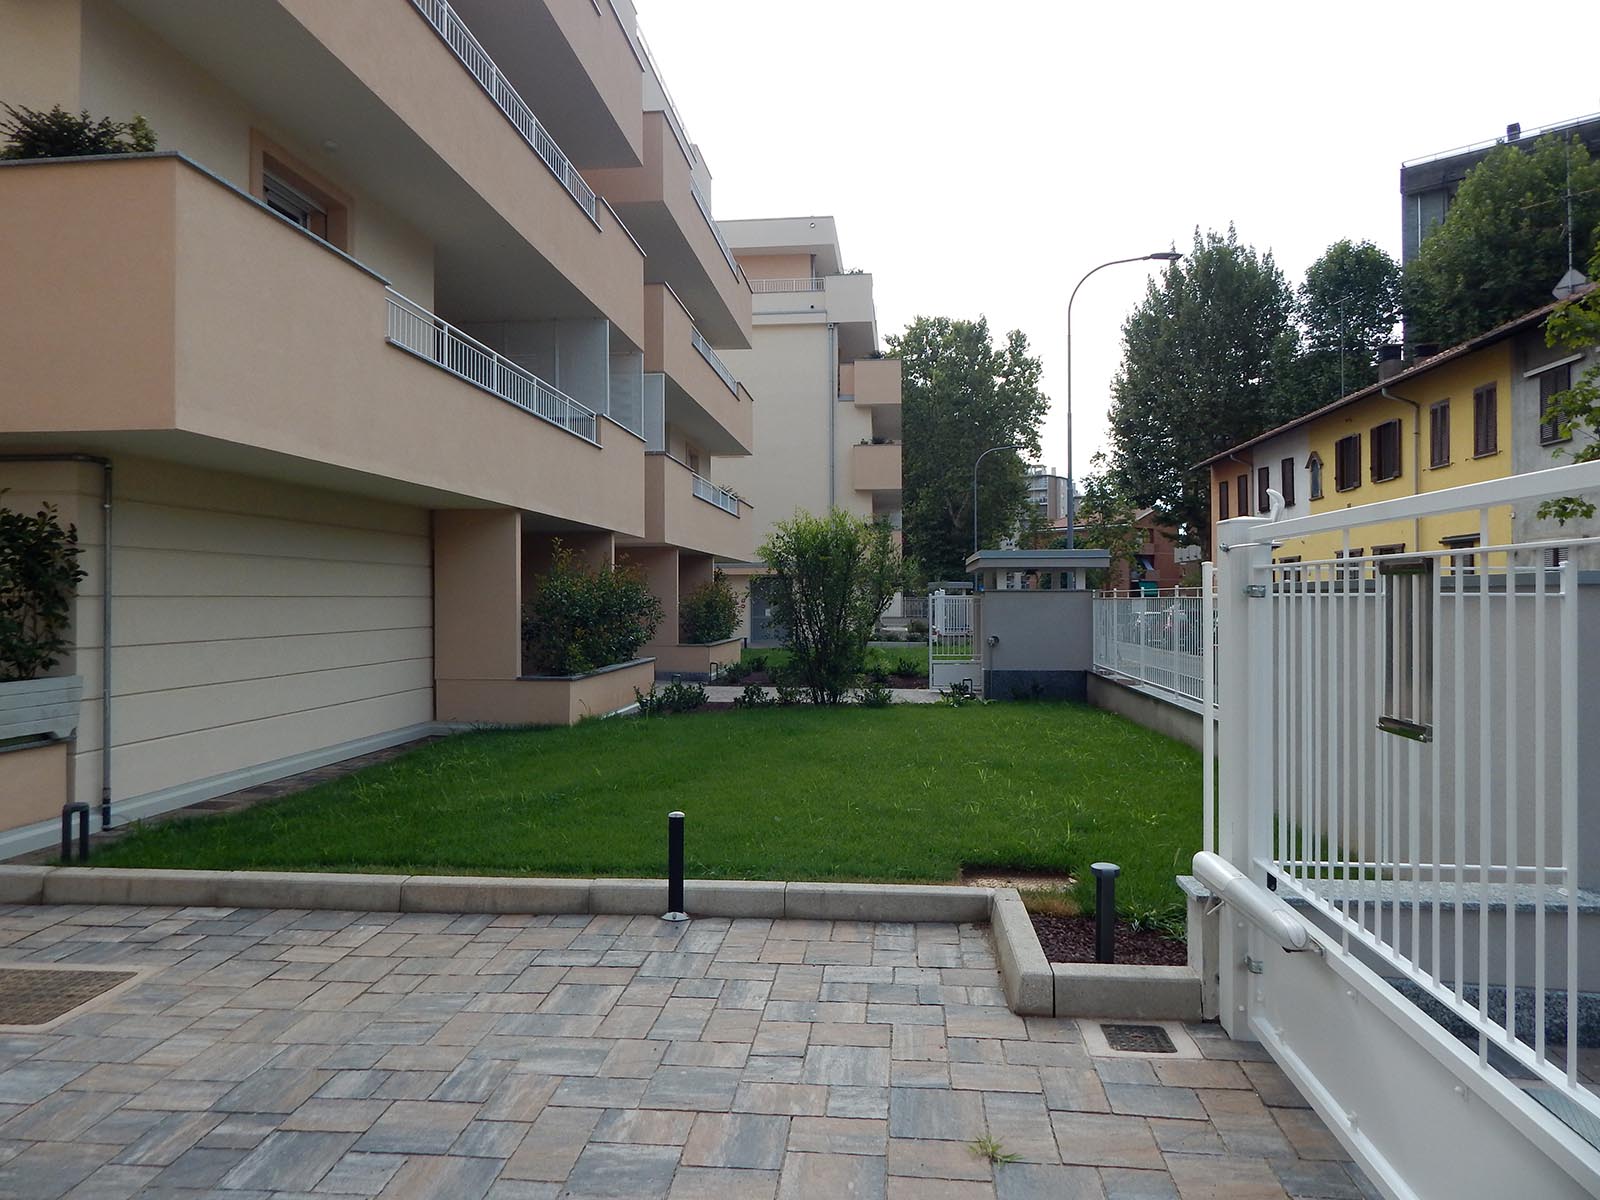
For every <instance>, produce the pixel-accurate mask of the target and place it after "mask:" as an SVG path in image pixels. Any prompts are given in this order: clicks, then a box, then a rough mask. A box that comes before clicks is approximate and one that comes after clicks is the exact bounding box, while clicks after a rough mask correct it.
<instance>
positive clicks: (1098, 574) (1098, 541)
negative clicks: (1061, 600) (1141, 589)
mask: <svg viewBox="0 0 1600 1200" xmlns="http://www.w3.org/2000/svg"><path fill="white" fill-rule="evenodd" d="M1090 466H1091V468H1092V469H1093V470H1094V472H1095V473H1094V474H1092V475H1089V476H1087V477H1085V479H1084V481H1083V498H1082V499H1081V500H1079V501H1078V536H1077V544H1078V545H1079V546H1080V547H1082V548H1083V549H1085V550H1107V551H1109V552H1110V553H1111V568H1110V570H1105V569H1099V570H1093V571H1090V572H1088V580H1087V582H1088V584H1089V586H1090V587H1095V588H1101V587H1106V586H1108V585H1109V584H1110V583H1111V579H1112V577H1113V576H1114V575H1115V573H1116V569H1117V567H1118V566H1119V565H1121V566H1126V567H1127V568H1128V578H1129V580H1130V581H1131V580H1132V578H1133V568H1134V567H1135V566H1137V565H1138V562H1139V552H1140V550H1142V549H1143V548H1144V544H1145V540H1146V539H1145V531H1144V530H1143V529H1141V528H1140V527H1139V524H1138V519H1137V518H1138V511H1139V510H1138V507H1137V506H1136V505H1135V504H1134V503H1133V502H1132V501H1131V500H1129V499H1128V498H1127V497H1126V496H1124V495H1123V494H1122V493H1121V492H1119V491H1118V490H1117V487H1116V482H1115V480H1114V479H1113V478H1112V477H1111V476H1110V475H1109V474H1108V473H1107V472H1106V460H1105V456H1104V455H1103V454H1096V455H1095V456H1094V457H1093V458H1092V459H1091V460H1090Z"/></svg>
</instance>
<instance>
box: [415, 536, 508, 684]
mask: <svg viewBox="0 0 1600 1200" xmlns="http://www.w3.org/2000/svg"><path fill="white" fill-rule="evenodd" d="M433 573H434V593H433V654H434V675H435V677H436V678H437V679H439V680H440V681H443V680H447V679H450V680H478V679H515V678H516V677H517V676H518V675H520V674H522V629H521V625H522V517H521V514H520V513H518V512H516V511H515V510H512V509H452V510H449V511H442V512H436V513H434V514H433Z"/></svg>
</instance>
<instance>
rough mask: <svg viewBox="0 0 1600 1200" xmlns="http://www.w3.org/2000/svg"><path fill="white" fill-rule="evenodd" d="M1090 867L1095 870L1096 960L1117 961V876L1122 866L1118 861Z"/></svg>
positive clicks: (1098, 863) (1100, 863)
mask: <svg viewBox="0 0 1600 1200" xmlns="http://www.w3.org/2000/svg"><path fill="white" fill-rule="evenodd" d="M1089 869H1090V870H1091V871H1093V872H1094V960H1095V962H1102V963H1109V962H1116V961H1117V876H1118V875H1120V874H1122V868H1121V867H1119V866H1117V864H1116V863H1108V862H1097V863H1095V864H1093V865H1092V866H1090V868H1089Z"/></svg>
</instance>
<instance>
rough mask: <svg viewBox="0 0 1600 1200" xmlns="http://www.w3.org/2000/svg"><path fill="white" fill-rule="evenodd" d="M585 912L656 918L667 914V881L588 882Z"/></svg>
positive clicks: (617, 880)
mask: <svg viewBox="0 0 1600 1200" xmlns="http://www.w3.org/2000/svg"><path fill="white" fill-rule="evenodd" d="M685 900H687V896H686V897H685ZM589 911H590V912H592V913H616V914H619V915H622V916H645V917H659V916H660V915H661V914H662V913H664V912H666V911H667V881H666V880H665V879H595V880H592V881H591V882H590V884H589Z"/></svg>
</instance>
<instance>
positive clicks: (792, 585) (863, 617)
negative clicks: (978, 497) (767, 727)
mask: <svg viewBox="0 0 1600 1200" xmlns="http://www.w3.org/2000/svg"><path fill="white" fill-rule="evenodd" d="M761 557H762V559H764V560H765V561H766V564H767V566H768V568H770V570H771V574H770V575H769V576H768V577H767V579H768V585H767V586H768V593H767V595H768V603H769V605H770V606H771V612H772V617H773V619H774V621H775V623H776V624H777V625H778V626H779V627H781V628H782V629H783V631H784V644H785V646H786V647H787V648H788V650H789V664H790V669H791V670H792V671H793V673H794V677H795V679H796V680H797V681H798V682H799V684H800V685H801V686H802V687H804V688H805V690H806V691H807V692H808V693H809V694H810V696H811V701H812V703H813V704H839V703H842V702H843V700H844V697H845V695H846V694H847V693H848V692H849V690H850V689H851V688H852V687H854V686H855V683H856V679H857V677H858V676H859V675H860V674H861V668H862V665H863V662H864V660H865V658H866V653H867V641H868V639H869V638H871V636H872V631H873V629H874V628H875V627H876V626H877V623H878V618H879V617H881V616H882V615H883V610H884V609H886V608H887V607H888V606H889V601H891V600H893V599H894V594H895V593H896V592H897V591H899V590H900V588H901V586H902V585H903V583H904V575H905V571H904V568H903V566H902V564H901V562H900V555H899V553H898V552H897V551H896V549H895V545H894V537H893V534H892V532H891V530H890V529H889V526H888V525H887V524H886V523H884V522H881V521H880V522H874V523H872V524H868V523H867V522H865V521H863V520H861V519H860V518H859V517H853V516H851V515H850V514H849V513H847V512H843V511H841V510H839V509H834V510H833V511H832V512H831V513H829V514H828V515H827V516H825V517H813V516H812V515H810V514H809V513H805V512H800V513H796V514H795V516H794V519H793V520H790V521H779V522H778V523H777V524H776V525H775V526H774V527H773V530H772V533H771V534H769V535H768V537H767V540H766V542H765V543H764V544H763V545H762V547H761Z"/></svg>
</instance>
